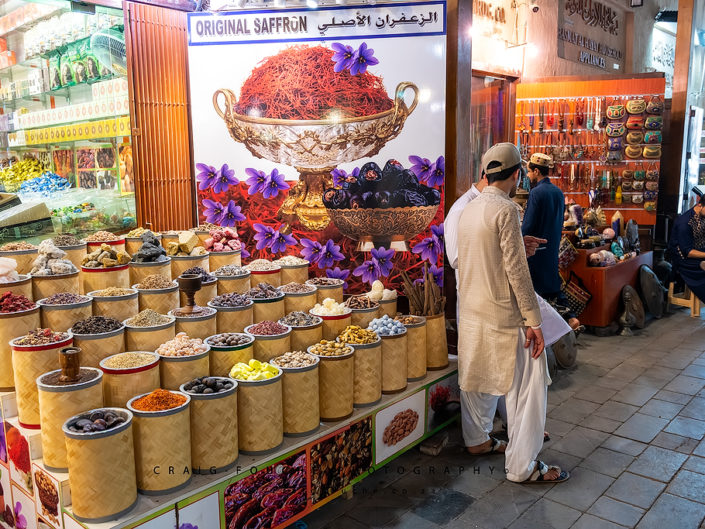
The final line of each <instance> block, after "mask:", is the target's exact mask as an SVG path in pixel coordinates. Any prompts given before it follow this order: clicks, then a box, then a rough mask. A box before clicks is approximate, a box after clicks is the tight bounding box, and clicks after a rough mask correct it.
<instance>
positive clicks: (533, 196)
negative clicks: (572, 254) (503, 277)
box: [521, 152, 580, 329]
mask: <svg viewBox="0 0 705 529" xmlns="http://www.w3.org/2000/svg"><path fill="white" fill-rule="evenodd" d="M552 166H553V159H552V158H551V157H550V156H548V155H547V154H543V153H540V152H536V153H534V154H532V155H531V159H530V160H529V164H528V169H529V170H528V176H529V180H530V182H531V187H532V189H531V191H530V192H529V200H528V202H527V204H526V212H525V213H524V221H523V222H522V225H521V232H522V234H523V235H524V236H527V235H531V236H533V237H538V238H540V239H545V240H546V245H545V246H540V247H539V248H537V251H536V253H535V254H534V255H533V256H531V257H529V271H530V272H531V280H532V281H533V283H534V290H536V292H537V293H538V294H539V296H541V297H542V298H544V299H545V300H547V301H548V302H549V303H552V304H555V305H558V306H562V307H566V308H567V307H568V300H567V299H565V294H563V292H562V291H561V284H562V281H561V276H560V273H559V271H558V270H559V269H558V250H559V247H560V244H561V237H562V232H563V212H564V210H565V198H564V196H563V191H561V190H560V189H559V188H558V187H557V186H555V185H553V184H552V183H551V179H550V178H549V176H548V173H549V170H550V168H551V167H552ZM566 319H567V320H568V324H569V325H570V327H571V328H572V329H577V328H578V327H579V326H580V321H578V319H577V318H576V317H575V314H572V313H568V314H567V317H566Z"/></svg>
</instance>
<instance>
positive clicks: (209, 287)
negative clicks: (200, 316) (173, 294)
mask: <svg viewBox="0 0 705 529" xmlns="http://www.w3.org/2000/svg"><path fill="white" fill-rule="evenodd" d="M217 295H218V280H217V279H215V280H213V281H209V282H207V283H201V290H199V291H198V292H196V295H195V296H194V298H193V299H194V301H195V302H196V305H200V306H201V307H205V306H206V305H208V302H209V301H210V300H212V299H213V298H214V297H216V296H217ZM179 301H180V303H181V306H182V307H183V306H184V305H186V294H184V293H183V292H180V293H179Z"/></svg>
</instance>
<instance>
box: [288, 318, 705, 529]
mask: <svg viewBox="0 0 705 529" xmlns="http://www.w3.org/2000/svg"><path fill="white" fill-rule="evenodd" d="M580 343H581V348H580V351H579V353H578V364H577V367H576V368H575V369H573V370H570V371H561V372H560V373H559V375H558V377H556V381H555V382H554V384H553V385H552V386H551V387H550V388H549V393H548V420H547V423H546V429H547V430H548V431H549V432H550V435H551V440H550V441H548V442H547V443H546V444H545V448H544V451H543V452H542V453H541V456H542V458H543V459H545V460H550V461H552V462H553V461H555V462H556V463H559V464H561V465H562V466H563V467H564V468H567V469H568V470H570V471H571V473H572V478H571V479H570V480H569V481H568V482H567V483H565V484H562V485H537V486H526V485H516V484H513V483H510V482H507V481H505V480H504V479H503V474H502V469H503V463H504V461H503V457H501V456H492V457H478V458H471V457H470V456H467V455H465V454H463V453H462V452H461V447H460V440H461V437H460V431H459V427H456V426H454V427H452V428H451V429H450V431H449V434H450V441H449V443H448V446H447V447H446V448H445V449H444V450H443V452H442V454H441V455H440V456H438V457H430V456H425V455H423V454H421V453H419V450H418V448H414V449H412V450H410V451H409V452H407V453H406V454H404V455H403V456H401V457H400V458H398V459H397V460H395V461H394V462H392V463H390V464H389V465H387V467H385V469H386V470H387V472H385V471H384V470H382V471H379V472H377V473H375V474H374V475H373V476H371V477H369V478H367V479H366V480H364V481H362V482H361V483H360V484H358V485H357V486H356V488H355V491H354V495H353V498H352V499H350V500H345V499H342V498H339V499H336V500H334V501H333V502H331V503H330V504H329V505H327V506H325V507H323V508H321V509H320V510H319V511H316V512H314V513H313V514H311V515H310V516H308V517H306V518H304V520H303V522H305V524H306V526H307V527H309V528H311V529H318V528H321V527H326V528H331V529H365V528H369V527H388V528H391V527H397V528H403V529H417V528H418V529H420V528H439V527H443V528H447V529H461V528H462V529H467V528H479V529H495V528H497V529H499V528H504V527H509V528H511V529H519V528H526V529H538V528H541V529H551V528H556V529H559V528H561V529H562V528H566V529H567V528H571V527H572V528H575V529H603V528H604V529H608V528H618V527H637V528H639V529H650V528H657V529H661V528H663V527H669V526H671V525H673V524H674V522H676V521H677V522H676V523H677V524H678V527H680V528H682V529H697V528H699V527H705V525H701V524H702V523H703V519H704V518H705V441H703V437H704V436H705V389H703V387H704V386H705V320H702V319H693V318H690V317H689V316H688V314H687V313H686V312H685V311H678V312H676V313H675V314H673V315H671V316H668V317H665V318H663V319H662V320H653V321H651V322H650V323H648V324H647V327H646V329H644V330H643V331H640V332H639V333H636V334H635V336H633V337H622V336H614V337H609V338H597V337H595V336H592V335H583V336H582V337H581V338H580ZM478 472H479V473H478ZM300 527H304V526H303V525H300Z"/></svg>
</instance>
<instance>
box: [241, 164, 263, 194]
mask: <svg viewBox="0 0 705 529" xmlns="http://www.w3.org/2000/svg"><path fill="white" fill-rule="evenodd" d="M245 173H246V174H248V175H249V176H250V177H249V178H248V179H247V180H245V182H246V183H247V185H248V186H250V188H249V189H248V190H247V194H248V195H254V194H255V193H261V192H262V191H264V187H265V186H266V185H267V175H266V174H264V171H258V170H257V169H253V168H251V167H250V168H248V169H245Z"/></svg>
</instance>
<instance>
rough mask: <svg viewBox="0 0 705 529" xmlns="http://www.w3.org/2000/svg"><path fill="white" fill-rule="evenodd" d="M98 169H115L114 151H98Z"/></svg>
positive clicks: (105, 149)
mask: <svg viewBox="0 0 705 529" xmlns="http://www.w3.org/2000/svg"><path fill="white" fill-rule="evenodd" d="M98 167H100V168H101V169H112V168H113V167H115V151H114V150H112V149H110V148H103V149H98Z"/></svg>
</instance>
